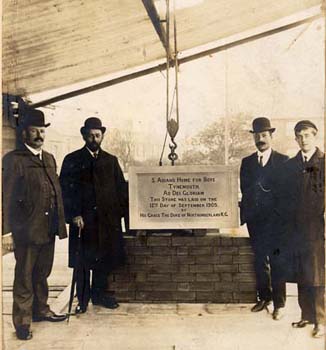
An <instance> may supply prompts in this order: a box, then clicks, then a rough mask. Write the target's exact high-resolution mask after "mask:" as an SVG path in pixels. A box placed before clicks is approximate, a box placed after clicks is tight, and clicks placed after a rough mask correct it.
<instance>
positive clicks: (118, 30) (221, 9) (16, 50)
mask: <svg viewBox="0 0 326 350" xmlns="http://www.w3.org/2000/svg"><path fill="white" fill-rule="evenodd" d="M155 1H156V4H158V5H159V4H160V3H161V4H162V2H163V5H164V2H165V0H155ZM176 1H177V3H178V0H176ZM180 1H181V0H180ZM182 3H184V4H185V5H184V6H181V7H180V8H179V9H178V10H177V23H178V47H179V50H186V49H190V48H194V47H196V46H199V45H203V44H206V43H209V42H212V41H215V40H218V39H221V38H224V37H227V36H230V35H233V34H236V33H239V32H242V31H244V30H248V29H251V28H254V27H256V26H259V25H263V24H266V23H270V22H273V21H275V20H277V19H280V18H282V17H285V16H288V15H291V14H294V13H296V12H299V11H303V10H305V9H307V8H310V7H313V6H316V5H319V4H321V0H282V1H275V0H248V1H244V0H201V1H198V0H197V4H196V1H194V0H188V4H193V6H191V7H187V1H186V0H183V1H182ZM163 7H164V6H163ZM158 8H160V7H158ZM161 17H162V16H161ZM2 55H3V92H7V93H11V94H18V95H21V96H26V95H29V94H31V93H36V92H41V91H47V90H51V89H55V88H59V87H63V86H67V85H70V84H74V83H78V82H82V81H85V80H88V79H93V78H96V77H101V76H104V75H108V74H110V73H114V72H120V71H123V70H125V69H128V68H132V67H137V66H141V65H144V64H146V63H150V62H152V61H154V60H157V59H161V58H163V57H165V51H164V47H163V45H162V43H161V42H160V39H159V36H158V35H157V33H156V31H155V29H154V26H153V24H152V22H151V20H150V18H149V16H148V13H147V11H146V9H145V7H144V4H143V2H142V0H110V1H107V0H92V1H87V0H3V53H2Z"/></svg>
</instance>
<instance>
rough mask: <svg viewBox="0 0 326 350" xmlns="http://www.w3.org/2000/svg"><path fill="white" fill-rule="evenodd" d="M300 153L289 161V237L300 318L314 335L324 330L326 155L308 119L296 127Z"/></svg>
mask: <svg viewBox="0 0 326 350" xmlns="http://www.w3.org/2000/svg"><path fill="white" fill-rule="evenodd" d="M294 130H295V138H296V141H297V143H298V145H299V147H300V151H299V152H298V154H297V155H296V156H295V157H294V158H291V159H290V160H289V161H288V162H287V164H286V165H287V167H286V173H285V174H286V178H287V180H288V182H287V185H286V197H287V198H288V201H289V202H288V205H287V208H288V213H289V216H288V224H289V235H290V236H289V239H290V246H291V247H292V252H293V260H292V262H293V263H294V272H295V278H296V280H297V283H298V301H299V306H300V308H301V320H300V321H299V322H294V323H293V324H292V325H293V327H296V328H302V327H305V326H306V325H307V324H309V323H312V324H314V328H313V331H312V335H313V336H314V337H320V336H322V335H323V333H324V322H325V304H324V293H325V237H324V236H325V221H324V212H325V154H324V153H323V152H322V151H321V150H320V149H319V148H317V147H316V135H317V127H316V125H315V124H314V123H312V122H311V121H309V120H302V121H300V122H298V123H297V124H296V126H295V129H294Z"/></svg>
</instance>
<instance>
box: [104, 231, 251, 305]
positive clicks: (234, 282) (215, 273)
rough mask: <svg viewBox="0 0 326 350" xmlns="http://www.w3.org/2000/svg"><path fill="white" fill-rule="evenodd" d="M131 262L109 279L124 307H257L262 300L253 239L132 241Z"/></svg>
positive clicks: (154, 238)
mask: <svg viewBox="0 0 326 350" xmlns="http://www.w3.org/2000/svg"><path fill="white" fill-rule="evenodd" d="M125 242H126V250H127V257H128V261H127V264H126V266H124V267H123V268H120V269H118V270H116V271H114V273H113V274H111V275H110V278H109V289H110V290H111V291H115V295H116V297H117V299H118V300H119V301H122V302H149V303H150V302H187V303H197V302H198V303H209V302H212V303H251V302H255V300H256V289H255V275H254V267H253V253H252V250H251V247H250V243H249V238H248V237H230V236H220V235H219V236H217V235H211V236H209V235H208V236H203V237H197V236H173V235H172V234H167V235H166V234H164V235H155V236H153V235H152V236H141V237H126V238H125Z"/></svg>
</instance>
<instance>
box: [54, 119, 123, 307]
mask: <svg viewBox="0 0 326 350" xmlns="http://www.w3.org/2000/svg"><path fill="white" fill-rule="evenodd" d="M80 131H81V134H82V136H83V139H84V141H85V146H84V147H83V148H82V149H79V150H77V151H75V152H73V153H70V154H68V155H67V156H66V157H65V159H64V162H63V165H62V170H61V174H60V181H61V185H62V191H63V198H64V204H65V213H66V220H67V222H68V223H69V224H70V234H69V266H70V267H75V268H76V269H77V281H76V287H77V298H78V306H77V308H76V312H77V313H82V312H86V310H87V306H88V302H89V300H90V299H91V300H92V303H93V305H102V306H104V307H107V308H112V309H113V308H116V307H118V303H117V302H116V300H115V298H114V297H112V296H111V295H109V294H108V293H107V292H106V290H107V278H108V273H109V272H110V271H111V270H112V269H113V268H115V267H117V266H119V265H121V264H122V263H123V262H124V258H125V255H124V249H123V237H122V230H121V217H122V216H123V214H124V210H125V208H126V207H127V185H126V182H125V179H124V177H123V173H122V171H121V168H120V166H119V163H118V160H117V158H116V157H115V156H113V155H111V154H109V153H107V152H105V151H104V150H102V149H101V143H102V140H103V137H104V133H105V131H106V128H105V127H104V126H102V122H101V120H100V119H98V118H88V119H86V121H85V124H84V126H83V127H82V128H81V130H80ZM79 228H80V229H81V230H82V231H81V251H80V252H79V255H78V256H79V259H78V262H76V252H77V249H78V230H79ZM91 270H92V282H91V281H90V271H91Z"/></svg>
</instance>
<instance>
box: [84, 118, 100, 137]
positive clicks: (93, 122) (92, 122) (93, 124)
mask: <svg viewBox="0 0 326 350" xmlns="http://www.w3.org/2000/svg"><path fill="white" fill-rule="evenodd" d="M90 129H100V130H101V131H102V133H103V134H104V133H105V130H106V127H105V126H102V122H101V119H99V118H96V117H90V118H87V119H86V120H85V122H84V126H82V127H81V128H80V132H81V133H82V134H84V133H85V131H87V130H90Z"/></svg>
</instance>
